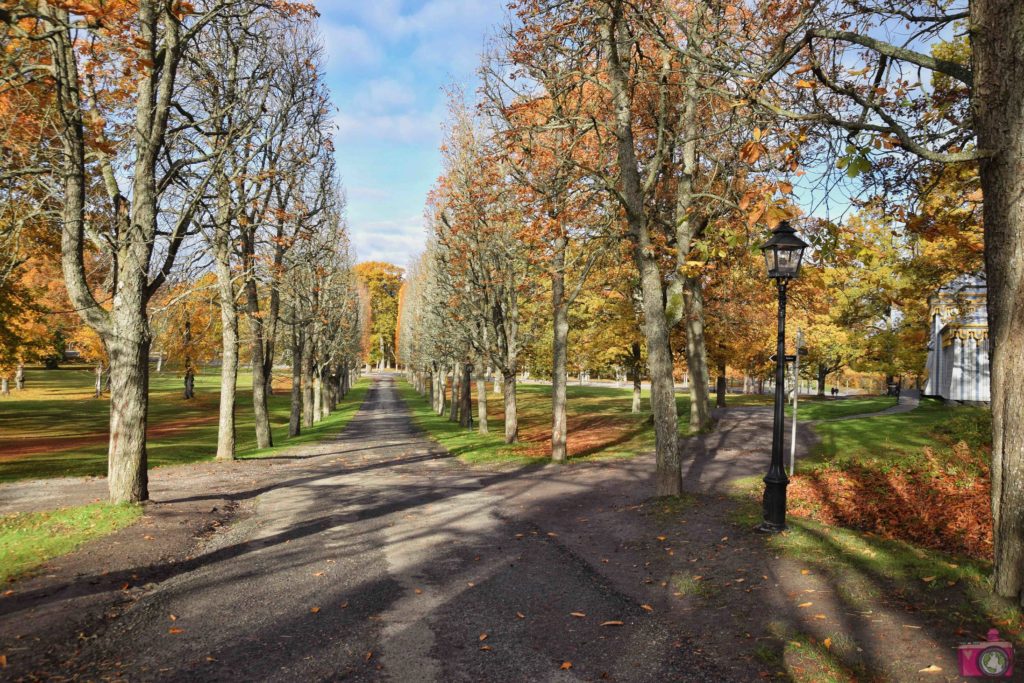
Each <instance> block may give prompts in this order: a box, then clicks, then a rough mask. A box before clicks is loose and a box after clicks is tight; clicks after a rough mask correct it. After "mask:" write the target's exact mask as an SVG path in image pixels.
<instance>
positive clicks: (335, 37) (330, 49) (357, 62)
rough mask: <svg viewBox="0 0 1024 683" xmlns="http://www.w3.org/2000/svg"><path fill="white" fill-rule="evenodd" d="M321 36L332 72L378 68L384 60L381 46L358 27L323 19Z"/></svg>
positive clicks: (328, 66) (321, 21) (328, 65)
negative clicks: (370, 67)
mask: <svg viewBox="0 0 1024 683" xmlns="http://www.w3.org/2000/svg"><path fill="white" fill-rule="evenodd" d="M320 35H321V36H322V37H323V41H324V49H325V50H326V51H327V68H328V69H329V70H331V71H336V72H342V71H349V70H352V69H360V68H366V67H369V66H376V65H377V64H380V63H381V61H382V60H383V59H384V51H383V50H382V49H381V47H380V45H379V44H377V42H375V41H374V40H373V39H372V38H371V37H370V35H369V34H368V33H367V32H366V31H364V30H363V29H361V28H359V27H358V26H347V25H344V24H333V23H331V22H329V21H326V20H323V19H321V20H320Z"/></svg>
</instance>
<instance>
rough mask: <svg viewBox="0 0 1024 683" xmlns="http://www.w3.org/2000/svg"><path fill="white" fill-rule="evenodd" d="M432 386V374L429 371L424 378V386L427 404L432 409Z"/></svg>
mask: <svg viewBox="0 0 1024 683" xmlns="http://www.w3.org/2000/svg"><path fill="white" fill-rule="evenodd" d="M434 384H435V382H434V372H433V371H432V370H431V371H430V372H427V373H426V376H425V377H424V385H425V388H426V390H427V397H426V398H427V403H428V404H430V407H431V408H433V407H434Z"/></svg>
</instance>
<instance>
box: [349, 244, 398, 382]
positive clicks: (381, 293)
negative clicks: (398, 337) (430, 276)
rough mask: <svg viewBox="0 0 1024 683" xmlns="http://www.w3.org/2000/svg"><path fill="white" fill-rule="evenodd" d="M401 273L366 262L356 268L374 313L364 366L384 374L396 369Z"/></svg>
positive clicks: (394, 269)
mask: <svg viewBox="0 0 1024 683" xmlns="http://www.w3.org/2000/svg"><path fill="white" fill-rule="evenodd" d="M403 273H404V270H403V269H402V268H400V267H398V266H395V265H392V264H390V263H383V262H381V261H367V262H365V263H360V264H359V265H357V266H356V275H358V276H359V278H360V279H361V280H362V281H363V283H364V284H365V285H366V288H367V290H368V291H369V294H370V308H371V310H372V311H373V319H372V322H371V328H370V330H371V337H370V346H369V348H368V349H366V352H367V354H368V356H367V362H368V363H370V364H371V365H376V366H377V368H378V369H380V370H383V369H384V368H388V367H395V331H396V328H397V326H398V290H399V289H400V288H401V286H402V275H403Z"/></svg>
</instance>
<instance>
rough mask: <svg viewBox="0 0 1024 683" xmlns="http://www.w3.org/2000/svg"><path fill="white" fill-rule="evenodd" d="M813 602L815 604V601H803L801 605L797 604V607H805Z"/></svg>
mask: <svg viewBox="0 0 1024 683" xmlns="http://www.w3.org/2000/svg"><path fill="white" fill-rule="evenodd" d="M813 604H814V603H813V602H801V603H800V604H799V605H797V607H801V608H803V607H810V606H811V605H813Z"/></svg>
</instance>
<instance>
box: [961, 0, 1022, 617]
mask: <svg viewBox="0 0 1024 683" xmlns="http://www.w3.org/2000/svg"><path fill="white" fill-rule="evenodd" d="M970 12H971V18H970V31H971V45H972V47H973V54H972V60H973V64H972V66H973V70H974V97H973V98H972V107H973V114H974V116H973V120H974V125H975V129H976V131H977V134H978V147H979V148H980V149H983V150H989V151H990V156H988V157H987V158H985V159H983V160H982V162H981V165H980V171H981V187H982V191H983V193H984V225H985V271H986V277H987V280H988V328H989V353H990V359H991V392H992V400H991V406H992V468H991V472H992V517H993V530H994V540H995V547H994V557H995V574H994V577H993V578H994V589H995V592H996V593H997V594H998V595H1000V596H1003V597H1007V598H1015V599H1018V600H1020V601H1021V603H1022V604H1024V419H1021V415H1024V382H1022V381H1021V377H1024V353H1022V352H1021V349H1022V348H1024V202H1021V199H1020V198H1021V196H1024V88H1021V86H1020V84H1021V83H1022V82H1024V3H1021V2H1019V1H1018V0H973V1H972V2H971V3H970Z"/></svg>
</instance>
